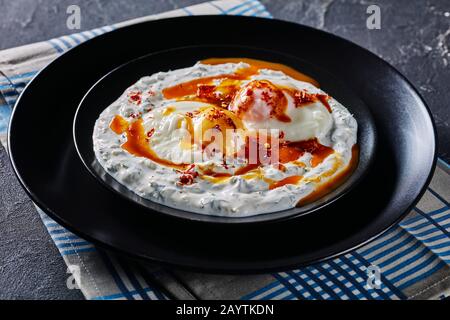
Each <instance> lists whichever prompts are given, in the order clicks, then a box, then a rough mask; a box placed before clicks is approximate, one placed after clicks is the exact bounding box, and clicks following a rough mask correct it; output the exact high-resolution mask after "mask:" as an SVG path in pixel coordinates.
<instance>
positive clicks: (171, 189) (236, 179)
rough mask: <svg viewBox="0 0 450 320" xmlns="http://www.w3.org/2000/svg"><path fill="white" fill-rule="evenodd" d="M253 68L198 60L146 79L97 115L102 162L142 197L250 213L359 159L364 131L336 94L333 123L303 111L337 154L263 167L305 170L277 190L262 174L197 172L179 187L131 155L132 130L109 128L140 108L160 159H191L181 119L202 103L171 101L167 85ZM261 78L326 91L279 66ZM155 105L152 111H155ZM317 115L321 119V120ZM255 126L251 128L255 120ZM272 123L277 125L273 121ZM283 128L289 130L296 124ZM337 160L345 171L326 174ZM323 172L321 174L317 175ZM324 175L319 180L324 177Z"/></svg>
mask: <svg viewBox="0 0 450 320" xmlns="http://www.w3.org/2000/svg"><path fill="white" fill-rule="evenodd" d="M246 66H247V65H246V64H245V63H239V64H236V63H226V64H220V65H204V64H201V63H197V64H196V65H194V66H193V67H190V68H185V69H179V70H174V71H169V72H160V73H156V74H153V75H152V76H148V77H144V78H142V79H140V80H139V81H138V82H137V83H136V84H134V85H133V86H131V87H130V88H128V89H127V90H126V91H125V92H124V93H123V94H122V95H121V96H120V98H119V99H118V100H117V101H115V102H114V103H113V104H111V105H110V106H109V107H107V108H106V109H105V110H104V111H103V112H102V113H101V115H100V117H99V118H98V120H97V122H96V124H95V128H94V134H93V142H94V151H95V155H96V157H97V159H98V161H99V162H100V164H101V165H102V166H103V168H104V169H105V170H106V171H107V172H108V173H109V174H110V175H111V176H113V177H114V178H115V179H116V180H117V181H119V182H120V183H121V184H123V185H124V186H126V187H127V188H128V189H130V190H132V191H133V192H135V193H136V194H138V195H139V196H141V197H143V198H146V199H149V200H152V201H154V202H157V203H160V204H164V205H166V206H169V207H173V208H178V209H182V210H187V211H192V212H197V213H201V214H208V215H217V216H229V217H244V216H252V215H258V214H263V213H270V212H276V211H281V210H285V209H290V208H293V207H295V206H296V204H297V203H298V202H299V200H301V199H303V198H305V197H306V196H308V195H309V194H311V192H313V191H314V190H315V189H316V188H317V186H318V185H319V184H320V183H324V182H326V181H328V180H329V179H332V178H333V177H334V176H335V175H337V174H338V173H339V172H341V171H342V170H344V169H345V168H346V167H347V166H348V165H349V163H350V160H351V157H352V147H353V145H354V144H356V137H357V123H356V120H355V119H354V118H353V116H352V115H351V114H350V113H349V111H348V110H347V109H346V108H345V107H344V106H343V105H341V104H340V103H339V102H338V101H336V100H335V99H333V98H331V97H330V99H329V100H328V103H329V105H330V107H331V110H332V113H328V114H329V115H330V121H328V122H327V121H326V119H324V118H323V116H322V115H320V114H319V112H318V111H317V110H316V109H310V110H309V111H308V109H306V108H318V107H317V106H311V107H310V106H308V107H303V108H305V111H304V112H306V113H305V114H304V115H303V116H301V117H306V118H307V119H309V123H310V124H309V125H310V126H311V128H312V129H311V130H309V131H308V133H307V134H306V135H311V134H313V135H315V136H316V137H317V138H318V140H319V141H320V143H321V144H323V145H326V146H329V147H332V148H333V149H334V151H335V152H334V153H333V154H331V155H329V156H328V157H327V158H326V159H325V160H324V161H323V162H322V163H320V164H319V165H317V166H316V167H312V166H311V164H310V163H309V161H310V158H311V155H310V154H308V153H306V154H304V155H303V156H302V157H301V158H300V159H298V162H303V163H304V164H305V166H304V167H303V166H299V165H297V164H294V163H286V164H285V167H286V170H285V171H284V172H283V171H281V170H279V169H278V168H277V167H275V166H270V165H269V166H264V167H263V168H262V172H263V174H264V176H265V177H266V178H269V179H273V180H277V181H278V180H282V179H284V178H287V177H290V176H293V175H297V176H303V179H302V180H301V181H300V182H299V183H298V184H297V185H291V184H288V185H284V186H282V187H279V188H276V189H273V190H269V185H268V183H266V182H264V181H263V180H260V179H258V178H256V177H255V178H252V179H248V178H247V179H246V178H244V177H243V176H233V177H231V178H229V179H227V180H226V181H224V182H222V183H213V182H210V181H208V180H206V179H200V178H197V179H196V182H195V183H194V184H192V185H179V184H177V181H179V177H180V173H179V172H177V171H176V170H175V169H173V168H169V167H165V166H162V165H160V164H158V163H155V162H153V161H151V160H149V159H146V158H141V157H136V156H134V155H132V154H130V153H128V152H127V151H126V150H124V149H122V147H121V145H122V144H123V143H124V142H126V140H127V138H126V136H125V135H124V134H122V135H117V134H116V133H114V132H113V131H112V130H111V129H110V123H111V120H112V119H113V118H114V117H115V116H116V115H121V116H122V117H123V118H125V119H127V120H129V121H133V120H134V118H133V117H131V116H130V115H134V116H135V115H137V114H139V113H141V114H142V118H143V120H144V127H145V129H146V130H149V129H150V128H155V127H156V130H155V134H154V136H153V137H152V142H151V143H152V149H153V150H154V151H155V152H156V153H157V154H158V155H159V156H160V157H163V158H165V159H170V160H172V161H174V162H177V161H186V160H189V159H191V158H190V157H191V155H190V154H189V153H185V152H183V151H182V150H181V151H180V148H178V147H177V146H178V144H179V142H180V139H181V137H180V136H177V135H176V134H175V131H174V128H175V122H176V121H179V119H178V118H179V116H180V114H181V113H182V112H185V111H186V110H195V109H197V108H199V107H200V106H201V105H202V103H200V102H176V101H175V100H166V99H164V97H163V95H162V90H163V89H164V88H167V87H171V86H173V85H175V84H179V83H183V82H187V81H190V80H193V79H196V78H203V77H210V76H214V75H221V74H231V73H234V72H235V71H236V70H238V69H242V68H243V67H246ZM257 79H264V80H269V81H271V82H272V83H274V84H276V85H280V86H290V87H294V88H297V89H299V90H304V89H306V90H307V91H308V92H310V93H318V94H324V92H323V91H322V90H320V89H318V88H316V87H315V86H313V85H312V84H310V83H306V82H301V81H297V80H294V79H292V78H291V77H289V76H287V75H285V74H284V73H282V72H280V71H272V70H268V69H263V70H261V71H260V74H258V75H255V76H252V77H251V78H250V79H249V81H251V80H257ZM135 91H140V92H142V102H141V103H140V104H136V103H133V102H132V101H130V99H129V93H130V92H135ZM168 106H176V110H177V111H176V112H173V114H172V115H170V116H169V117H162V116H161V114H162V113H163V112H164V111H163V110H164V109H165V108H167V107H168ZM303 108H301V109H303ZM150 109H151V111H148V110H150ZM302 112H303V111H302ZM314 114H316V117H317V116H318V117H319V118H318V119H315V118H314V117H315V116H314ZM306 118H305V119H306ZM315 121H319V122H320V121H322V122H323V125H321V126H320V128H321V129H320V130H318V129H317V126H316V125H315ZM248 125H249V126H251V123H249V124H248ZM266 125H267V126H269V127H270V125H271V124H270V123H269V124H266ZM255 126H256V127H257V125H255ZM283 130H284V131H286V132H289V128H283ZM302 134H303V133H302ZM303 138H305V139H307V138H308V137H307V136H305V137H303ZM211 161H212V160H211ZM212 162H214V161H212ZM203 164H205V163H203ZM236 166H238V164H236ZM336 166H338V167H339V170H337V171H336V172H334V173H333V174H332V175H331V176H329V177H326V175H327V172H333V168H336ZM223 170H225V169H223ZM225 171H227V170H225ZM321 176H322V178H319V179H317V177H321ZM319 180H320V183H318V182H317V181H319Z"/></svg>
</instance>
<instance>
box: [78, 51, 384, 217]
mask: <svg viewBox="0 0 450 320" xmlns="http://www.w3.org/2000/svg"><path fill="white" fill-rule="evenodd" d="M211 57H241V58H254V59H260V60H266V61H270V62H277V63H282V64H284V65H288V66H290V67H292V68H294V69H297V70H298V71H300V72H302V73H305V74H307V75H309V76H311V77H312V78H314V79H315V80H317V81H318V82H319V83H320V85H321V88H322V89H323V90H324V91H325V92H327V93H328V94H331V96H333V97H334V98H336V99H337V100H338V101H340V102H341V103H342V104H343V105H344V106H346V107H347V108H348V109H349V110H350V112H351V113H352V114H353V115H354V117H355V119H356V120H357V122H358V124H359V128H358V129H359V130H358V144H359V148H360V156H359V162H358V165H357V167H356V169H355V171H354V172H353V173H352V174H351V176H350V177H349V179H347V180H346V181H345V182H344V183H343V184H341V185H340V186H338V187H337V188H336V189H335V190H333V191H332V192H330V193H328V194H327V195H325V196H324V197H321V198H320V199H318V200H317V201H314V202H312V203H309V204H307V205H305V206H302V207H299V208H293V209H289V210H283V211H278V212H275V213H270V214H261V215H256V216H250V217H240V218H230V217H218V216H212V215H204V214H198V213H193V212H189V211H184V210H179V209H174V208H171V207H168V206H165V205H161V204H158V203H155V202H153V201H151V200H147V199H144V198H142V197H140V196H138V195H137V194H135V193H134V192H132V191H131V190H129V189H127V188H126V187H125V186H123V185H122V184H120V183H119V182H118V181H116V180H115V179H114V178H113V177H112V176H111V175H109V174H108V173H107V172H106V171H105V170H104V169H103V167H102V166H101V165H100V163H99V162H98V161H97V159H96V157H95V154H94V149H93V141H92V134H93V130H94V124H95V121H96V120H97V119H98V117H99V116H100V113H101V112H102V111H103V110H104V109H105V108H106V107H108V106H109V105H110V104H111V103H113V102H114V101H115V100H116V99H117V98H118V97H119V96H120V95H121V94H122V92H123V91H125V89H127V88H128V87H129V86H130V85H132V84H134V83H135V82H137V80H139V79H140V78H141V77H143V76H146V75H151V74H153V73H156V72H160V71H169V70H175V69H179V68H185V67H190V66H192V65H194V64H195V63H196V62H197V61H199V60H202V59H206V58H211ZM73 128H74V142H75V147H76V149H77V151H78V154H79V155H80V158H81V159H82V161H83V163H84V164H85V166H86V167H87V169H88V170H89V172H91V173H92V174H93V175H94V177H96V178H97V179H98V180H99V181H100V182H101V183H102V184H104V185H105V186H106V187H108V188H110V189H111V190H113V191H115V192H117V193H118V194H119V195H120V196H123V197H125V198H126V199H128V200H131V201H134V202H136V203H137V204H139V205H142V206H143V207H145V208H147V209H149V213H163V214H168V215H171V216H175V217H178V218H182V219H190V220H196V221H204V222H211V223H257V222H270V221H276V220H280V219H287V218H294V217H299V216H300V215H305V214H307V213H310V212H313V211H316V210H319V209H320V208H322V207H323V206H326V205H328V204H330V203H331V202H332V201H334V200H336V199H338V198H339V197H341V196H342V195H344V194H345V193H347V192H349V191H350V190H351V189H352V188H354V187H355V186H356V185H357V183H358V182H359V181H360V180H361V179H362V178H363V176H364V174H365V173H366V172H367V170H368V169H369V167H370V164H371V162H372V159H373V156H374V153H375V139H376V133H375V124H374V121H373V119H372V116H371V114H370V111H369V110H368V108H367V107H366V106H365V105H364V103H363V102H362V101H361V100H360V99H359V98H358V97H357V96H356V95H355V94H354V93H352V92H351V91H350V90H349V89H348V88H347V87H346V86H345V85H343V84H341V83H340V82H339V81H338V80H337V79H336V77H334V76H332V75H330V74H328V73H327V72H325V71H323V70H320V68H318V67H314V66H311V65H310V64H308V63H306V62H305V61H301V60H299V59H297V58H295V57H293V56H290V55H286V54H281V53H277V52H276V51H273V50H271V51H268V50H261V49H254V48H248V47H240V46H193V47H184V48H177V49H171V50H167V51H162V52H157V53H153V54H150V55H147V56H145V57H142V58H139V59H136V60H133V61H131V62H129V63H127V64H125V65H123V66H121V67H119V68H117V69H115V70H114V71H112V72H110V73H108V74H107V75H106V76H105V77H103V78H102V79H101V80H100V81H98V82H97V83H96V84H95V85H94V86H93V87H92V88H91V89H90V90H89V92H88V93H87V94H86V96H85V97H84V98H83V100H82V101H81V103H80V106H79V108H78V110H77V113H76V114H75V119H74V126H73Z"/></svg>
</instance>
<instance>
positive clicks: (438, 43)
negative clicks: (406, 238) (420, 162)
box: [0, 0, 450, 299]
mask: <svg viewBox="0 0 450 320" xmlns="http://www.w3.org/2000/svg"><path fill="white" fill-rule="evenodd" d="M201 2H203V1H202V0H171V1H163V0H158V1H149V0H114V1H112V0H89V1H80V0H14V1H12V0H0V49H4V48H8V47H13V46H17V45H21V44H26V43H30V42H34V41H38V40H45V39H48V38H51V37H56V36H59V35H63V34H66V33H70V30H68V29H67V28H66V18H67V15H66V8H67V6H68V5H70V4H78V5H79V6H80V7H81V9H82V29H83V30H87V29H90V28H94V27H99V26H102V25H106V24H110V23H114V22H118V21H122V20H125V19H130V18H134V17H139V16H143V15H147V14H152V13H158V12H162V11H166V10H170V9H174V8H178V7H183V6H186V5H190V4H194V3H201ZM262 2H263V3H264V4H265V5H266V7H267V8H268V10H269V11H270V12H271V13H272V14H273V15H274V17H275V18H279V19H283V20H289V21H294V22H298V23H303V24H306V25H310V26H313V27H317V28H320V29H324V30H327V31H330V32H332V33H335V34H338V35H340V36H343V37H345V38H347V39H349V40H352V41H354V42H356V43H358V44H359V45H361V46H363V47H366V48H368V49H369V50H371V51H372V52H374V53H376V54H378V55H379V56H381V57H383V58H384V59H386V60H387V61H388V62H390V63H391V64H393V65H394V66H395V67H397V68H398V69H399V70H400V71H401V72H402V73H404V74H405V75H406V76H407V77H408V78H409V79H410V80H411V81H412V83H413V84H414V85H415V86H416V87H417V88H418V89H419V90H420V92H421V94H422V95H423V96H424V97H425V99H426V101H427V102H428V104H429V105H430V107H431V109H432V111H433V115H434V117H435V120H436V124H437V126H438V131H439V140H440V145H439V155H440V157H442V158H443V159H445V160H446V161H447V162H450V134H449V118H450V107H449V105H450V90H448V87H449V84H450V72H449V71H450V66H449V64H450V52H449V46H450V1H448V0H427V1H425V0H415V1H410V0H391V1H389V0H379V1H367V0H321V1H318V0H316V1H307V0H298V1H293V0H288V1H278V0H263V1H262ZM370 4H378V5H379V6H380V8H381V19H382V20H381V23H382V24H381V30H368V29H367V28H366V18H367V15H366V9H367V7H368V5H370ZM296 40H297V39H292V41H296ZM368 77H370V75H368ZM66 277H67V275H66V268H65V265H64V262H63V260H62V258H61V257H60V256H59V254H58V252H57V250H56V248H55V246H54V245H53V243H52V241H51V239H50V237H49V235H48V234H47V232H46V230H45V228H44V227H43V225H42V223H41V221H40V219H39V217H38V215H37V214H36V212H35V211H34V208H33V205H32V204H31V202H30V200H29V199H28V198H27V197H26V195H25V193H24V192H23V190H22V189H21V188H20V186H19V184H18V182H17V180H16V178H15V176H14V175H13V173H12V170H11V167H10V165H9V162H8V159H7V156H6V154H5V151H4V149H3V148H1V147H0V299H15V298H16V299H17V298H22V299H82V295H81V294H80V293H79V292H78V291H73V290H68V289H67V288H66V286H65V281H66Z"/></svg>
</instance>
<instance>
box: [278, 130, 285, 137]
mask: <svg viewBox="0 0 450 320" xmlns="http://www.w3.org/2000/svg"><path fill="white" fill-rule="evenodd" d="M279 138H280V139H284V131H280V136H279Z"/></svg>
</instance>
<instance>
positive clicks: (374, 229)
mask: <svg viewBox="0 0 450 320" xmlns="http://www.w3.org/2000/svg"><path fill="white" fill-rule="evenodd" d="M208 26H214V28H209V27H208ZM155 30H164V32H155ZM149 35H150V36H149ZM200 35H201V36H200ZM147 39H149V40H148V41H147ZM296 39H301V41H296ZM144 40H145V41H144ZM192 45H205V46H209V45H224V46H250V47H254V48H259V49H261V50H276V51H277V52H282V53H284V54H287V55H292V56H295V57H296V58H299V59H301V60H302V61H307V62H308V63H310V64H312V65H316V66H320V67H321V69H323V70H327V71H328V72H330V73H331V74H334V75H336V76H337V77H339V79H340V80H341V82H342V83H345V85H347V86H348V87H349V89H350V90H351V91H352V92H356V93H357V95H358V96H359V97H360V98H361V100H362V101H363V102H364V103H365V105H367V107H368V108H369V109H370V111H371V113H372V116H373V119H374V121H375V125H376V128H377V136H378V142H377V152H376V155H375V158H374V160H373V165H372V168H371V170H370V171H369V172H368V174H367V175H366V177H364V178H363V179H362V181H361V182H360V183H359V185H358V186H357V187H356V188H354V189H353V190H352V191H350V192H349V193H347V194H346V195H344V196H343V197H341V198H340V199H339V201H334V202H333V203H331V204H330V205H328V206H326V207H324V208H323V209H322V210H319V211H318V212H316V213H314V214H308V215H305V216H303V217H301V218H298V219H289V220H286V221H280V222H275V223H259V224H232V225H230V224H210V223H204V222H202V223H198V222H194V221H187V220H185V221H180V219H175V218H172V217H170V216H168V215H152V214H148V209H146V208H143V207H141V206H140V205H137V204H134V203H132V202H130V201H128V200H125V199H123V198H121V197H118V196H117V195H115V194H114V193H113V192H111V191H110V190H107V189H106V188H104V187H103V186H102V185H101V184H100V183H98V181H97V180H96V179H95V178H94V177H93V176H92V175H90V174H89V173H88V172H87V170H86V169H85V167H84V165H83V163H82V162H81V161H80V159H79V157H78V155H77V152H76V150H75V147H74V144H73V136H72V124H73V117H74V115H75V111H76V110H77V107H78V105H79V103H80V101H81V99H82V98H83V96H84V95H85V94H86V92H87V91H88V90H89V89H90V88H91V87H92V86H93V85H94V84H95V83H96V82H97V81H98V80H99V79H100V78H102V77H103V76H104V75H105V74H107V73H108V72H110V71H111V70H113V69H115V68H117V67H119V66H120V65H122V64H124V63H126V62H129V61H131V60H133V59H136V58H138V57H142V56H144V55H147V54H149V53H152V52H157V51H161V50H167V49H171V48H177V47H184V46H192ZM8 144H9V151H10V156H11V161H12V164H13V167H14V170H15V171H16V174H17V176H18V177H19V179H20V181H21V183H22V185H23V186H24V188H25V189H26V191H27V192H28V194H29V195H30V196H31V197H32V199H33V200H34V201H35V202H36V203H37V205H38V206H39V207H40V208H42V209H43V210H44V211H46V212H47V213H48V214H49V215H50V216H51V217H52V218H53V219H55V220H56V221H57V222H59V223H60V224H62V225H63V226H65V227H66V228H68V229H69V230H71V231H73V232H75V233H77V234H78V235H80V236H81V237H83V238H85V239H86V240H89V241H92V242H93V243H95V244H97V245H99V246H102V247H105V248H108V249H111V250H115V251H117V252H121V253H124V254H127V255H130V256H133V257H137V258H140V259H143V260H146V261H153V262H155V261H156V262H161V263H166V264H170V265H178V266H183V267H187V268H192V269H196V270H202V271H209V272H216V271H223V272H266V271H269V270H281V269H286V268H292V267H295V266H301V265H307V264H311V263H314V262H317V261H321V260H324V259H328V258H331V257H334V256H336V255H338V254H342V253H345V252H348V251H349V250H352V249H355V248H357V247H359V246H361V245H362V244H364V243H367V242H368V241H370V240H372V239H373V238H375V237H377V236H379V235H380V234H382V233H383V232H384V231H386V230H387V229H388V228H389V227H391V226H393V225H394V224H395V223H397V222H398V221H400V219H402V218H403V217H404V216H405V214H407V213H408V212H409V210H410V209H411V208H412V207H413V205H414V204H415V203H416V202H417V201H418V199H419V198H420V196H421V195H422V194H423V193H424V191H425V188H426V186H427V184H428V183H429V181H430V179H431V176H432V173H433V169H434V165H435V161H436V154H435V152H436V138H435V129H434V124H433V120H432V118H431V114H430V111H429V109H428V108H427V106H426V104H425V103H424V101H423V100H422V99H421V98H420V96H419V94H418V93H417V91H416V90H415V89H414V88H413V87H412V85H411V84H410V83H409V82H408V81H407V80H406V79H405V78H404V77H403V76H402V75H401V74H400V73H398V72H397V71H396V70H395V69H394V68H392V67H391V66H390V65H389V64H387V63H386V62H384V61H383V60H381V59H380V58H378V57H377V56H375V55H374V54H372V53H370V52H369V51H367V50H365V49H363V48H361V47H359V46H357V45H355V44H353V43H351V42H349V41H347V40H344V39H342V38H339V37H337V36H335V35H332V34H329V33H326V32H323V31H319V30H316V29H313V28H310V27H306V26H301V25H298V24H294V23H289V22H283V21H278V20H268V19H258V18H247V17H231V16H202V17H184V18H174V19H166V20H158V21H151V22H145V23H141V24H138V25H133V26H129V27H126V28H123V29H118V30H115V31H113V32H111V33H108V34H105V35H102V36H99V37H97V38H95V39H93V40H91V41H88V42H86V43H84V44H81V45H79V46H78V47H76V48H75V49H73V50H71V51H69V52H67V53H66V54H64V55H62V56H61V57H60V58H58V59H57V60H55V61H54V62H52V63H51V64H50V65H49V66H47V67H46V68H45V69H44V70H42V71H41V72H40V73H39V74H38V75H37V76H36V77H35V78H34V80H33V81H32V82H31V83H30V84H29V85H28V86H27V88H26V89H25V91H24V92H23V93H22V95H21V97H20V98H19V100H18V102H17V104H16V106H15V109H14V113H13V115H12V118H11V123H10V128H9V141H8Z"/></svg>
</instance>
